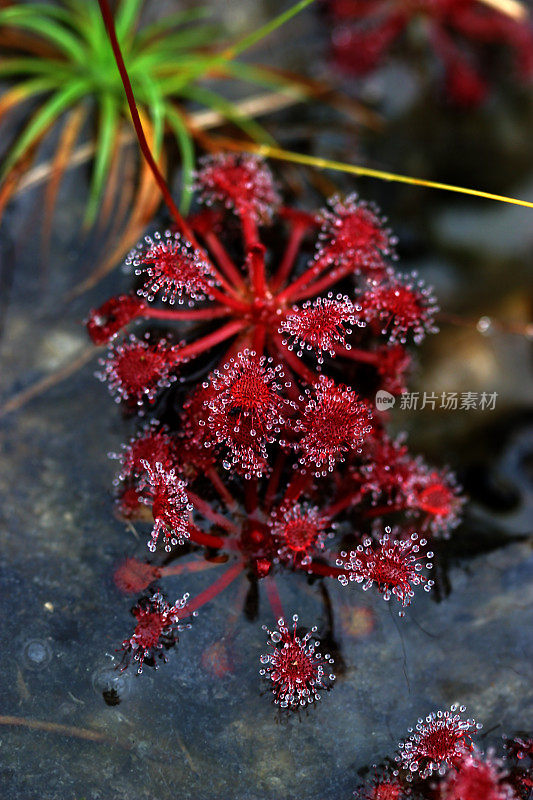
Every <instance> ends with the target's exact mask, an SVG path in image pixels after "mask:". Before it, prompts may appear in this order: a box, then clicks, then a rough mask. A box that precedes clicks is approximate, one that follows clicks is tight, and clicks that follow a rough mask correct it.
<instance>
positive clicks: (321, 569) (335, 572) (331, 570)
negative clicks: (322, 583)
mask: <svg viewBox="0 0 533 800" xmlns="http://www.w3.org/2000/svg"><path fill="white" fill-rule="evenodd" d="M302 570H305V571H306V572H312V573H313V575H325V576H326V577H328V578H338V577H339V575H346V570H345V569H342V567H330V565H329V564H318V563H316V564H315V562H314V561H312V562H311V563H310V564H306V565H305V567H302Z"/></svg>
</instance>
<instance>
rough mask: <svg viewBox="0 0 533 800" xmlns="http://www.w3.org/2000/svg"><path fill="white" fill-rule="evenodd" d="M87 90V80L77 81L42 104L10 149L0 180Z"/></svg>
mask: <svg viewBox="0 0 533 800" xmlns="http://www.w3.org/2000/svg"><path fill="white" fill-rule="evenodd" d="M86 91H87V85H86V83H85V81H76V82H75V83H73V84H71V85H70V86H67V87H65V88H64V89H58V90H57V91H56V93H55V94H54V95H52V97H51V98H50V99H49V100H47V101H46V103H44V105H42V106H41V108H40V109H39V110H38V111H37V112H36V113H35V114H34V116H33V117H32V119H31V120H30V122H29V123H28V125H26V127H25V128H24V130H23V131H22V133H21V134H20V136H19V137H18V139H17V141H16V142H15V145H14V147H13V148H12V149H11V150H10V152H9V154H8V156H7V158H6V160H5V161H4V164H3V165H2V170H1V171H0V181H2V180H4V178H5V177H6V175H7V174H8V172H9V170H10V169H12V167H13V166H14V165H15V164H16V163H17V161H18V160H19V159H20V158H21V157H22V156H23V155H24V153H25V152H26V150H27V149H28V148H29V147H31V146H32V144H33V143H34V142H35V141H36V139H37V138H38V137H39V136H40V134H41V133H43V132H44V131H45V130H46V129H47V128H48V126H49V125H51V124H52V123H53V122H54V121H55V120H56V119H57V117H58V116H59V115H60V114H61V113H62V112H63V111H64V110H65V109H66V108H68V107H69V106H71V105H72V104H73V103H75V102H76V100H79V99H80V98H81V97H83V95H84V94H85V92H86Z"/></svg>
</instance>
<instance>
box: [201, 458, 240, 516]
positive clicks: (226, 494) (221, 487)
mask: <svg viewBox="0 0 533 800" xmlns="http://www.w3.org/2000/svg"><path fill="white" fill-rule="evenodd" d="M206 474H207V477H208V478H209V480H210V481H211V483H212V485H213V487H214V489H216V491H217V492H218V494H219V495H220V497H221V498H222V500H223V502H224V503H225V504H226V506H227V507H228V508H229V509H231V510H233V509H235V508H236V507H237V501H236V500H235V498H234V497H233V495H232V494H231V492H230V490H229V489H228V487H227V486H226V484H225V483H224V482H223V481H222V479H221V477H220V475H219V474H218V472H217V471H216V469H214V468H212V469H210V470H208V472H207V473H206Z"/></svg>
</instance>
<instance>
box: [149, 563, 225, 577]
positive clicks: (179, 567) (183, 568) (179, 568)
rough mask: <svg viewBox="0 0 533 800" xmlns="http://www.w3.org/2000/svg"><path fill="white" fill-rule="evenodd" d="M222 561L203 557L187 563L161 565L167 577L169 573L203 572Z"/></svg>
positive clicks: (161, 571) (161, 569) (218, 565)
mask: <svg viewBox="0 0 533 800" xmlns="http://www.w3.org/2000/svg"><path fill="white" fill-rule="evenodd" d="M222 563H224V564H225V563H226V562H225V561H224V562H221V561H206V560H205V559H203V558H201V559H198V560H197V561H188V562H187V563H186V564H174V566H169V567H160V573H161V575H162V576H164V577H165V578H166V577H168V576H169V575H184V574H187V573H190V572H203V571H204V570H206V569H213V567H220V566H221V564H222Z"/></svg>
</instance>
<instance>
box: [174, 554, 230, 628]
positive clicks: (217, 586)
mask: <svg viewBox="0 0 533 800" xmlns="http://www.w3.org/2000/svg"><path fill="white" fill-rule="evenodd" d="M244 567H245V564H244V561H237V562H236V563H235V564H233V566H231V567H230V568H229V569H228V570H226V572H224V574H223V575H221V576H220V578H218V579H217V580H216V581H215V582H214V583H213V584H212V585H211V586H209V587H208V588H207V589H204V591H203V592H200V594H198V595H196V597H193V599H192V600H191V601H190V602H189V603H187V605H186V606H185V608H184V613H183V617H188V616H190V615H191V614H192V613H193V612H194V611H196V610H197V609H198V608H201V607H202V606H203V605H205V604H206V603H208V602H209V601H210V600H212V599H213V598H214V597H216V596H217V594H220V592H222V591H224V589H226V588H227V587H228V586H229V585H230V583H233V581H234V580H235V578H237V577H238V576H239V575H240V574H241V572H242V571H243V570H244ZM180 616H181V615H180Z"/></svg>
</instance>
